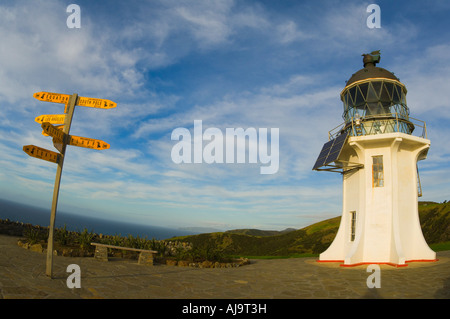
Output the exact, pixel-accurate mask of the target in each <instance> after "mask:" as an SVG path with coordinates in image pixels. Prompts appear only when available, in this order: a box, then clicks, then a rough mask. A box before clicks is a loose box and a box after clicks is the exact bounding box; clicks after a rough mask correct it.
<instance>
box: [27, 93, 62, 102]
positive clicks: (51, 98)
mask: <svg viewBox="0 0 450 319" xmlns="http://www.w3.org/2000/svg"><path fill="white" fill-rule="evenodd" d="M33 97H34V98H36V99H38V100H40V101H44V102H53V103H63V104H67V103H68V102H69V98H70V95H69V94H60V93H50V92H36V93H34V94H33Z"/></svg>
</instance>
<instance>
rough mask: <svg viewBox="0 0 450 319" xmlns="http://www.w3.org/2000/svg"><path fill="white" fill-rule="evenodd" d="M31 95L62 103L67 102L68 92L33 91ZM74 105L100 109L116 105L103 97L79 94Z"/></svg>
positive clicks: (45, 100)
mask: <svg viewBox="0 0 450 319" xmlns="http://www.w3.org/2000/svg"><path fill="white" fill-rule="evenodd" d="M33 96H34V97H35V98H36V99H38V100H40V101H44V102H54V103H63V104H67V103H68V102H69V97H70V95H69V94H61V93H50V92H36V93H34V95H33ZM76 105H80V106H87V107H95V108H101V109H111V108H114V107H116V106H117V103H115V102H113V101H110V100H105V99H97V98H92V97H82V96H79V97H78V101H77V104H76Z"/></svg>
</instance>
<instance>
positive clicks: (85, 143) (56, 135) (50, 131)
mask: <svg viewBox="0 0 450 319" xmlns="http://www.w3.org/2000/svg"><path fill="white" fill-rule="evenodd" d="M33 96H34V97H35V98H36V99H38V100H40V101H44V102H53V103H63V104H65V110H64V114H50V115H40V116H38V117H36V118H35V121H36V122H38V123H41V126H42V129H43V131H42V134H44V135H46V136H51V137H52V138H53V145H54V146H55V148H56V149H57V150H58V151H59V153H57V152H53V151H50V150H47V149H44V148H41V147H38V146H35V145H26V146H24V147H23V150H24V152H25V153H27V154H28V155H30V156H32V157H36V158H39V159H43V160H46V161H49V162H53V163H56V164H58V166H57V169H56V178H55V187H54V188H53V200H52V209H51V213H50V227H49V234H48V245H47V262H46V274H47V276H49V277H53V242H54V240H53V238H54V232H55V219H56V209H57V206H58V196H59V187H60V184H61V175H62V169H63V164H64V158H65V155H66V146H67V145H73V146H78V147H85V148H91V149H97V150H104V149H108V148H109V147H110V145H109V144H108V143H105V142H103V141H100V140H95V139H92V138H87V137H80V136H71V135H69V132H70V126H71V124H72V118H73V112H74V111H75V106H77V105H79V106H86V107H94V108H103V109H110V108H114V107H116V106H117V104H116V103H114V102H112V101H110V100H104V99H96V98H88V97H80V96H78V94H72V95H69V94H60V93H50V92H37V93H35V94H34V95H33ZM53 124H63V125H60V126H54V125H53Z"/></svg>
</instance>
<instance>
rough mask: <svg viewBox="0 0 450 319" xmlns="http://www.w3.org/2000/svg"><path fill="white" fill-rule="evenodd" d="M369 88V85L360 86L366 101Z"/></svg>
mask: <svg viewBox="0 0 450 319" xmlns="http://www.w3.org/2000/svg"><path fill="white" fill-rule="evenodd" d="M368 87H369V83H362V84H360V85H359V89H360V90H361V93H362V96H363V98H364V99H366V98H367V88H368Z"/></svg>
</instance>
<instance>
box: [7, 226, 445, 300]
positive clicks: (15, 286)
mask: <svg viewBox="0 0 450 319" xmlns="http://www.w3.org/2000/svg"><path fill="white" fill-rule="evenodd" d="M17 240H18V237H11V236H5V235H0V298H4V299H31V298H33V299H96V298H101V299H118V298H120V299H197V298H198V299H216V298H221V299H222V298H223V299H236V298H243V299H260V298H261V299H266V298H275V299H278V298H279V299H302V298H306V299H312V298H314V299H315V298H326V299H334V298H351V299H353V298H385V299H386V298H387V299H394V298H395V299H397V298H414V299H415V298H417V299H419V298H420V299H435V298H437V299H441V298H445V299H447V298H450V251H444V252H438V254H437V255H438V258H439V261H437V262H428V263H411V264H409V266H408V267H402V268H395V267H392V266H387V265H381V288H372V289H369V288H368V287H367V284H366V280H367V278H368V276H369V275H370V273H368V272H367V266H357V267H352V268H344V267H339V265H338V264H334V263H333V264H329V263H317V262H316V261H315V258H293V259H275V260H252V263H251V264H250V265H246V266H243V267H239V268H219V269H215V268H213V269H199V268H189V267H177V266H166V265H155V266H143V265H138V264H137V263H136V261H130V260H123V259H117V260H112V261H109V262H100V261H97V260H94V259H93V258H79V257H60V256H55V258H54V269H55V276H54V277H55V278H54V279H50V278H49V277H47V276H46V275H45V260H46V255H45V254H42V253H37V252H32V251H29V250H26V249H23V248H21V247H19V246H18V245H17ZM69 264H77V265H79V266H80V268H81V288H79V289H77V288H73V289H69V288H67V284H66V280H67V277H68V276H69V275H70V274H69V273H67V272H66V268H67V266H68V265H69Z"/></svg>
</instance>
